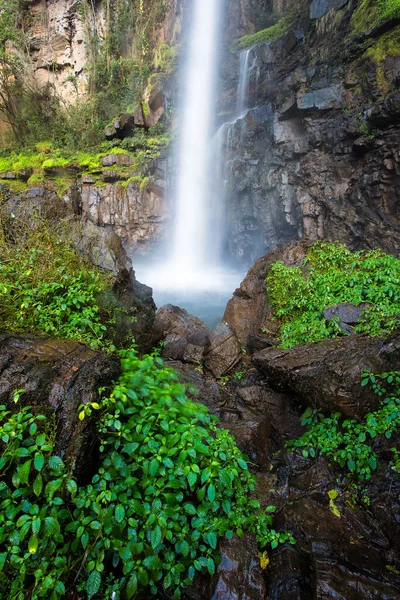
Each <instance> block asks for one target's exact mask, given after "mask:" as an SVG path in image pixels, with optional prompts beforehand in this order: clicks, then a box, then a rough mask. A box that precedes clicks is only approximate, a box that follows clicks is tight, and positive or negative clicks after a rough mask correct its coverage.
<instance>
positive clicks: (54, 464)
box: [49, 456, 64, 471]
mask: <svg viewBox="0 0 400 600" xmlns="http://www.w3.org/2000/svg"><path fill="white" fill-rule="evenodd" d="M49 467H50V469H53V470H54V471H61V470H62V469H63V468H64V463H63V461H62V459H61V458H60V457H59V456H51V457H50V458H49Z"/></svg>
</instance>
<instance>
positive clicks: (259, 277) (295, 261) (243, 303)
mask: <svg viewBox="0 0 400 600" xmlns="http://www.w3.org/2000/svg"><path fill="white" fill-rule="evenodd" d="M309 246H310V242H307V241H300V242H295V243H294V244H290V245H289V246H284V247H282V248H278V250H274V251H273V252H270V253H269V254H267V255H266V256H263V257H262V258H259V259H258V260H257V261H256V262H255V264H254V265H253V266H252V267H251V269H250V271H249V272H248V273H247V275H246V277H245V279H244V280H243V281H242V283H241V284H240V287H239V289H237V290H236V291H235V292H234V294H233V298H232V299H231V300H230V301H229V302H228V305H227V307H226V310H225V314H224V318H223V320H224V321H225V322H226V323H227V324H228V325H229V326H230V327H231V329H232V330H233V331H234V332H235V334H236V335H237V337H238V339H239V341H240V343H241V344H247V342H248V337H249V335H250V334H258V333H260V332H261V329H262V328H263V326H264V325H265V324H266V318H267V315H268V306H267V304H266V298H267V292H266V288H265V278H266V276H267V274H268V271H269V269H270V267H271V265H272V264H273V263H275V262H277V261H283V262H284V263H285V264H286V265H288V266H297V265H300V264H301V263H302V261H303V259H304V257H305V255H306V253H307V249H308V247H309Z"/></svg>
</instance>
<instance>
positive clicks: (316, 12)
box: [310, 0, 349, 19]
mask: <svg viewBox="0 0 400 600" xmlns="http://www.w3.org/2000/svg"><path fill="white" fill-rule="evenodd" d="M348 1H349V0H313V1H312V2H311V6H310V16H311V18H312V19H320V18H321V17H323V16H324V15H326V13H327V12H329V11H330V10H332V8H336V9H338V8H342V6H344V5H345V4H347V2H348Z"/></svg>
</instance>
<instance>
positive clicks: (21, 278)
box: [0, 212, 113, 347]
mask: <svg viewBox="0 0 400 600" xmlns="http://www.w3.org/2000/svg"><path fill="white" fill-rule="evenodd" d="M0 251H1V258H0V316H1V318H2V323H3V326H4V327H5V328H6V329H8V330H9V331H27V330H28V331H42V332H45V333H48V334H50V335H53V336H60V337H64V338H69V339H77V340H81V341H84V342H86V343H88V344H89V345H90V346H92V347H98V346H104V345H106V337H105V333H106V329H107V325H111V324H112V323H113V313H112V312H111V313H108V312H106V311H104V310H103V309H101V307H100V306H99V297H100V294H101V293H102V292H103V291H104V290H106V289H107V288H108V287H109V286H110V278H109V277H108V276H106V275H105V274H104V273H102V272H101V271H100V270H98V269H95V268H90V267H89V265H88V264H87V262H86V261H85V260H84V259H83V258H81V257H80V256H79V255H78V253H77V252H76V251H75V250H74V249H73V248H72V246H71V245H70V244H69V243H68V240H66V239H64V238H63V237H62V235H61V232H60V233H58V232H57V229H56V228H55V227H54V226H53V227H52V228H51V224H49V223H48V222H47V221H46V220H45V219H42V218H40V217H39V216H36V217H32V219H31V221H30V223H29V225H27V224H26V223H25V222H24V221H22V220H19V219H18V218H16V217H14V218H10V217H9V216H8V215H5V216H4V217H2V215H1V212H0Z"/></svg>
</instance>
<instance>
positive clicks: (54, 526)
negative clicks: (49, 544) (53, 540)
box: [44, 517, 60, 535]
mask: <svg viewBox="0 0 400 600" xmlns="http://www.w3.org/2000/svg"><path fill="white" fill-rule="evenodd" d="M44 531H45V534H46V535H58V534H59V533H60V524H59V522H58V521H57V519H55V518H54V517H46V518H45V520H44Z"/></svg>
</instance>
